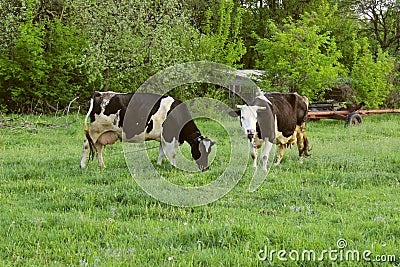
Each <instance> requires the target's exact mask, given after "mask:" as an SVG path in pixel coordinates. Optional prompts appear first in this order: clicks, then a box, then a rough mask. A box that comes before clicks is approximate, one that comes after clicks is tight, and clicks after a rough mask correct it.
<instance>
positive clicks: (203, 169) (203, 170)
mask: <svg viewBox="0 0 400 267" xmlns="http://www.w3.org/2000/svg"><path fill="white" fill-rule="evenodd" d="M209 169H210V167H208V166H207V167H205V168H202V169H201V171H202V172H205V171H208V170H209Z"/></svg>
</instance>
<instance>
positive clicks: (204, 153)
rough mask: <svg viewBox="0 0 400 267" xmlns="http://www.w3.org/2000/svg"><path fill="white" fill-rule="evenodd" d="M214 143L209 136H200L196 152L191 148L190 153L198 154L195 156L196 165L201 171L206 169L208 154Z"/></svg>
mask: <svg viewBox="0 0 400 267" xmlns="http://www.w3.org/2000/svg"><path fill="white" fill-rule="evenodd" d="M213 145H215V142H214V141H212V140H211V139H209V138H202V139H200V140H199V145H198V152H194V151H193V148H192V154H193V153H194V154H193V155H196V154H197V156H198V158H195V160H196V163H197V166H198V167H199V169H200V170H201V171H205V170H207V169H208V156H209V155H210V153H211V147H212V146H213Z"/></svg>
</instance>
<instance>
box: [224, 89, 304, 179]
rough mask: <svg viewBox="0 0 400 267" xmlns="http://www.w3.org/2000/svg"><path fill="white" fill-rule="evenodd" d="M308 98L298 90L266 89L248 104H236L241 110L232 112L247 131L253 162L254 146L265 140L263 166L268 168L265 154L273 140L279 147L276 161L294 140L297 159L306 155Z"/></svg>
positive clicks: (256, 146) (279, 160)
mask: <svg viewBox="0 0 400 267" xmlns="http://www.w3.org/2000/svg"><path fill="white" fill-rule="evenodd" d="M308 104H309V102H308V99H307V97H305V96H300V95H298V94H297V93H291V94H282V93H267V94H261V95H260V96H257V97H256V98H255V99H254V100H253V101H252V103H251V104H250V105H238V106H237V107H238V108H240V110H238V111H236V112H234V114H232V113H231V114H232V115H240V123H241V126H242V128H243V130H244V132H245V134H247V137H248V139H249V144H250V152H251V156H252V158H253V166H254V167H257V149H259V148H261V147H262V146H263V145H264V144H265V147H264V150H263V152H262V160H263V170H265V171H267V162H268V155H269V152H270V150H271V147H272V143H276V144H277V145H278V147H279V154H278V156H277V158H276V160H275V165H278V164H279V163H280V162H281V160H282V157H283V154H284V152H285V149H286V147H287V146H290V147H292V145H293V144H294V143H296V142H297V146H298V150H299V160H301V159H302V158H303V156H308V139H307V136H306V118H307V112H308Z"/></svg>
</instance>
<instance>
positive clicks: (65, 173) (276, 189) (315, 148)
mask: <svg viewBox="0 0 400 267" xmlns="http://www.w3.org/2000/svg"><path fill="white" fill-rule="evenodd" d="M22 119H27V120H29V121H31V122H34V123H37V122H42V121H51V120H52V119H53V118H50V117H46V118H43V117H23V118H22ZM20 121H21V118H15V120H14V121H11V120H10V119H9V118H8V119H7V123H8V124H11V123H12V124H13V125H14V126H21V125H22V124H20ZM81 121H83V118H81ZM198 124H199V126H200V127H201V129H202V130H203V132H204V131H207V134H208V135H209V137H211V138H213V139H216V140H217V142H218V145H217V153H216V155H215V159H214V161H213V163H212V164H211V170H210V171H208V172H204V173H200V174H194V175H187V174H185V172H183V171H178V170H175V169H174V168H172V167H171V166H169V165H168V163H167V162H166V160H165V159H164V163H163V165H162V166H161V167H156V168H158V170H159V171H160V172H162V173H164V174H170V176H171V177H172V178H171V179H172V180H171V181H173V182H176V183H183V184H185V185H202V184H206V183H209V182H211V181H212V180H213V177H214V176H215V175H216V174H218V173H220V172H222V171H223V168H225V167H226V165H225V164H224V162H225V161H226V160H227V154H229V143H228V142H227V141H226V140H225V139H226V134H225V133H224V131H223V129H221V127H218V126H216V125H215V123H213V122H209V121H199V122H198ZM22 126H24V127H22V128H15V127H13V128H12V127H5V128H3V129H0V180H1V183H0V214H1V216H0V236H1V240H0V265H1V266H14V265H17V266H393V265H397V266H398V265H400V116H399V115H396V114H392V115H375V116H371V117H364V123H363V124H362V125H360V126H358V127H348V128H344V123H343V122H342V121H331V120H323V121H318V122H309V124H308V136H309V140H310V144H311V148H312V150H311V154H312V156H311V157H310V158H307V159H305V160H304V162H303V163H302V164H300V163H298V162H297V151H296V150H297V148H296V147H294V148H293V149H292V150H287V153H286V154H285V157H284V159H283V161H282V163H281V165H279V166H277V167H272V168H271V170H270V173H269V175H268V176H267V179H266V180H265V182H264V183H263V184H262V186H261V187H260V188H259V189H258V190H257V191H256V192H249V191H248V186H249V183H250V179H251V178H250V174H249V173H251V171H248V172H246V174H245V175H244V177H243V178H242V179H241V180H240V181H239V183H238V185H237V186H236V187H234V188H233V190H232V191H230V192H229V193H228V194H227V195H225V196H224V197H222V198H221V199H219V200H217V201H216V202H213V203H211V204H208V205H206V206H200V207H193V208H180V207H175V206H170V205H167V204H164V203H161V202H159V201H157V200H155V199H153V198H152V197H150V196H148V195H147V194H146V193H145V192H144V191H143V190H142V189H141V188H140V187H139V186H138V185H137V183H136V182H135V180H134V179H133V177H132V176H131V174H130V172H129V170H128V168H127V166H126V163H125V159H124V155H122V154H120V155H116V156H105V157H104V158H105V163H106V165H107V168H106V169H104V170H101V169H99V168H98V167H97V163H96V162H89V164H88V167H87V168H86V169H80V168H79V162H80V157H81V150H82V142H83V139H84V136H83V129H82V128H83V126H82V123H80V122H79V123H75V124H72V125H70V126H68V127H59V128H48V127H45V126H43V124H40V123H39V124H33V125H29V124H23V125H22ZM237 127H239V123H238V122H237ZM243 138H245V137H244V136H243ZM183 150H185V148H183ZM118 152H122V145H121V143H118V144H115V145H114V148H113V149H112V150H110V149H109V148H107V149H106V151H105V154H107V153H109V154H111V153H118ZM235 152H236V153H248V150H246V151H243V152H238V151H235ZM183 153H184V154H185V151H183ZM156 154H157V153H156V151H152V152H150V155H151V157H154V159H152V161H153V162H155V161H156V156H157V155H156ZM249 163H250V160H249V162H248V164H249ZM243 164H246V163H245V162H243ZM138 172H139V173H140V170H138ZM340 239H343V240H340ZM338 240H340V241H343V242H344V240H345V241H346V243H347V246H346V247H343V248H340V247H338V244H337V243H338ZM339 245H341V244H339ZM265 250H267V255H268V256H271V257H268V258H267V259H266V260H265V261H262V260H260V259H259V258H263V256H265V254H264V251H265ZM332 250H336V251H337V252H335V251H332ZM296 251H297V253H298V255H299V256H298V260H297V258H296V255H297V254H296ZM304 251H306V253H304ZM310 251H315V253H316V254H315V255H316V256H315V257H316V259H315V260H313V259H312V257H311V256H312V254H310V253H311V252H310ZM355 251H358V252H359V257H360V259H359V260H357V258H356V255H357V254H356V252H355ZM365 251H367V252H366V256H367V258H370V259H371V260H372V262H367V261H365V260H363V259H362V256H363V253H364V252H365ZM368 251H370V252H371V253H370V254H368ZM329 252H330V253H331V255H329ZM285 253H286V254H285ZM307 253H308V254H307ZM304 255H305V256H306V257H305V258H304V257H303V259H302V256H304ZM307 255H309V256H310V255H311V256H310V258H309V259H308V258H307ZM364 256H365V255H364ZM264 258H265V257H264ZM319 258H321V259H322V261H321V260H320V259H319ZM271 260H272V261H271ZM284 260H286V261H284ZM379 261H381V262H379ZM382 261H386V262H382Z"/></svg>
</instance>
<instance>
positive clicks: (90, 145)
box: [83, 98, 95, 160]
mask: <svg viewBox="0 0 400 267" xmlns="http://www.w3.org/2000/svg"><path fill="white" fill-rule="evenodd" d="M92 110H93V98H91V99H90V107H89V111H88V113H87V114H86V117H85V123H84V126H83V131H84V132H85V136H86V139H87V140H88V143H89V148H90V153H89V160H93V157H94V154H95V147H94V143H93V139H92V137H91V136H90V133H89V127H88V119H89V116H90V113H91V112H92Z"/></svg>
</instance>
